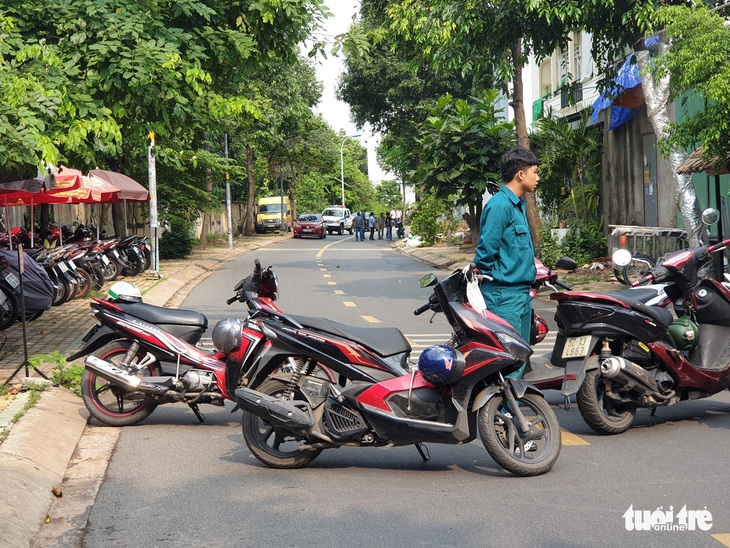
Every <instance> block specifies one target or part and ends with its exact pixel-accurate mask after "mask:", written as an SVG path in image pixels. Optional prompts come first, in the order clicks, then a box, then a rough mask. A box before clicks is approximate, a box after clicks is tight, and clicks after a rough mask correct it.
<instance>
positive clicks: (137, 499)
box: [83, 236, 730, 547]
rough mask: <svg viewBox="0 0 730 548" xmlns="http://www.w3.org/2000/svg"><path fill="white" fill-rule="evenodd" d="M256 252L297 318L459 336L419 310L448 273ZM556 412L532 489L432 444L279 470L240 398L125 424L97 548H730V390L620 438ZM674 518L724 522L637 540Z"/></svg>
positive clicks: (216, 308)
mask: <svg viewBox="0 0 730 548" xmlns="http://www.w3.org/2000/svg"><path fill="white" fill-rule="evenodd" d="M258 257H259V258H260V260H261V262H262V264H263V265H269V264H271V265H273V266H274V268H275V271H276V272H277V275H278V276H279V283H280V287H281V298H280V300H279V302H278V305H279V306H280V307H281V308H282V309H283V310H284V311H287V312H291V313H296V314H306V315H313V316H318V315H322V316H327V317H329V318H331V319H334V320H336V321H342V322H345V323H350V324H353V325H360V326H365V325H379V326H388V325H392V326H398V327H399V328H400V329H401V330H402V331H403V332H404V333H407V334H408V335H409V338H411V340H413V341H414V342H415V343H416V344H423V345H427V344H433V343H435V342H442V341H444V340H446V338H447V337H448V333H449V329H448V324H447V323H446V322H445V320H444V319H443V318H441V317H436V318H435V319H434V323H432V324H431V323H429V321H428V319H429V318H428V315H426V314H424V315H422V316H419V317H414V316H413V314H412V311H413V309H415V308H416V307H418V306H419V305H420V304H422V303H423V302H425V300H426V298H427V296H428V292H429V291H430V290H428V289H421V288H419V286H418V284H417V280H418V278H419V277H420V276H422V275H423V274H426V273H428V272H430V271H432V269H430V268H429V267H427V266H426V265H423V264H420V263H417V262H415V261H413V260H412V259H410V258H409V257H407V256H403V255H399V254H397V253H396V252H394V251H393V250H391V249H390V248H389V247H388V246H387V245H385V244H384V243H383V242H377V241H374V242H370V241H366V242H363V243H360V242H355V240H354V237H348V236H341V237H338V236H330V237H328V238H327V239H325V240H322V241H320V240H313V241H302V240H290V241H286V242H282V243H281V244H277V245H275V246H272V247H271V248H269V249H267V250H265V251H260V252H259V254H258ZM252 266H253V256H251V255H247V256H244V257H242V258H240V259H238V260H236V261H234V262H231V263H229V264H228V265H226V267H224V268H223V269H221V270H220V271H217V272H216V273H214V274H213V275H211V276H210V277H209V278H207V279H206V280H205V281H204V282H203V283H201V284H200V285H199V286H198V287H197V288H196V289H195V290H194V291H193V293H192V294H191V295H190V297H189V298H188V300H187V301H186V303H185V306H186V307H187V308H194V309H197V310H200V311H203V312H205V313H206V314H207V315H208V316H209V317H210V320H211V326H212V325H214V323H215V321H216V320H218V319H220V318H223V317H226V316H232V315H236V306H237V305H234V306H232V307H226V306H225V305H224V304H221V303H223V302H224V301H225V299H226V298H227V297H229V296H230V294H231V288H232V287H233V285H234V284H235V282H237V281H238V280H239V279H240V278H241V277H243V276H244V275H246V274H247V273H248V272H249V271H250V269H251V268H252ZM238 306H240V305H238ZM547 306H549V305H547ZM239 312H240V310H239ZM377 322H379V323H377ZM420 348H421V347H416V348H415V349H416V350H419V349H420ZM548 401H549V402H551V403H552V404H553V405H554V408H555V410H556V413H557V415H558V419H559V421H560V424H561V427H562V428H564V429H565V432H564V441H563V447H562V453H561V456H560V458H559V459H558V462H557V464H556V465H555V467H554V469H553V470H552V471H551V472H550V473H548V474H545V475H543V476H539V477H534V478H517V477H514V476H511V475H510V474H508V473H506V472H504V471H503V470H502V469H500V468H499V467H498V466H497V465H496V464H495V463H494V462H493V461H492V460H491V458H490V457H489V455H488V454H487V452H486V451H485V450H484V448H483V446H482V445H481V442H479V441H476V442H473V443H471V444H468V445H466V446H439V445H433V444H431V445H429V450H430V454H431V460H430V461H428V462H422V460H421V458H420V457H419V455H418V453H417V451H416V450H415V448H414V447H403V448H390V449H359V448H342V449H339V450H326V451H324V452H323V453H322V454H321V455H320V456H319V457H318V458H317V459H316V460H315V461H314V462H313V463H312V464H311V465H310V466H309V467H307V468H303V469H300V470H272V469H268V468H265V467H264V466H263V465H261V464H260V463H259V462H258V461H257V460H256V459H254V458H253V457H252V456H251V454H250V453H249V451H248V449H247V448H246V446H245V443H244V442H243V437H242V435H241V428H240V422H239V419H240V412H236V413H235V414H230V412H229V410H230V408H231V406H230V405H228V406H227V408H226V409H221V408H216V407H212V406H204V407H203V409H202V410H203V412H205V413H206V416H207V419H208V420H207V422H206V423H205V424H198V423H197V420H196V419H195V416H194V415H193V414H192V412H190V411H189V410H188V409H187V407H185V406H182V405H175V406H172V405H170V406H163V407H160V408H158V409H157V410H156V411H155V412H154V414H152V415H151V416H150V417H149V418H148V419H147V420H146V421H144V422H143V423H142V424H139V425H137V426H134V427H127V428H124V429H122V430H121V435H120V436H119V440H118V442H117V444H116V447H115V449H114V452H113V456H112V458H111V461H110V463H109V467H108V469H107V471H106V476H105V479H104V482H103V484H102V486H101V489H100V491H99V493H98V496H97V498H96V501H95V503H94V505H93V507H92V509H91V512H90V519H89V523H88V527H87V529H86V531H85V536H84V541H83V545H84V546H88V547H117V546H143V545H147V546H176V547H177V546H200V545H204V546H210V547H243V546H253V547H259V546H328V547H329V546H368V547H369V546H398V547H410V546H657V547H659V546H661V547H666V546H690V545H691V546H722V544H721V542H722V543H724V544H726V545H730V540H728V539H730V537H722V536H719V537H713V535H723V534H725V533H730V507H729V506H728V502H727V501H728V499H727V494H726V493H727V487H726V484H727V480H728V475H729V473H728V471H727V470H728V464H729V463H730V457H729V456H728V455H730V437H728V436H727V430H728V428H730V397H728V393H727V392H725V393H723V394H721V395H718V396H715V397H713V398H710V399H706V400H699V401H694V402H683V403H681V404H679V405H677V406H674V407H672V408H667V409H660V410H658V411H657V413H656V416H655V417H652V416H650V414H649V413H648V412H646V411H640V412H639V413H638V414H637V420H636V426H635V427H634V428H632V429H631V430H629V431H628V432H626V433H624V434H622V435H619V436H613V437H605V436H598V435H596V434H593V433H592V431H591V430H590V429H589V428H588V427H587V426H586V425H585V423H584V422H583V421H582V419H581V417H580V414H579V412H578V410H577V408H576V407H575V406H574V407H573V408H572V409H571V410H570V411H565V410H564V409H563V408H562V399H561V398H560V396H559V394H557V393H549V394H548ZM658 508H661V509H662V512H664V513H665V514H664V515H665V517H666V516H667V514H666V512H667V511H669V510H670V508H671V512H672V514H671V520H669V521H668V523H669V525H668V526H667V527H666V528H672V527H675V526H677V525H678V524H679V523H680V520H681V519H683V517H684V516H685V514H686V515H688V516H690V517H693V518H695V520H697V519H699V518H702V519H703V520H705V522H706V521H707V516H708V515H710V516H711V521H712V527H711V529H710V530H708V531H704V530H700V529H697V528H696V530H694V531H679V530H669V531H636V530H632V531H629V530H627V524H628V526H634V524H638V525H640V523H641V519H642V518H643V516H644V513H643V512H642V511H646V512H647V513H648V512H654V511H655V510H657V509H658ZM683 508H685V509H686V511H687V512H685V513H682V509H683ZM629 510H632V511H631V512H629ZM705 510H706V511H707V512H709V514H706V513H702V514H697V513H695V511H703V512H704V511H705ZM634 512H637V513H638V521H637V520H636V519H634ZM657 515H658V514H657ZM629 518H630V519H629ZM703 523H704V522H703ZM675 528H676V527H675Z"/></svg>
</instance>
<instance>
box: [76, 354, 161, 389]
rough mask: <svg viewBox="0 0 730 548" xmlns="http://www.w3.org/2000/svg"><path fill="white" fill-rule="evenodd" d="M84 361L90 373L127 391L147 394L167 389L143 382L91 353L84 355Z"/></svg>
mask: <svg viewBox="0 0 730 548" xmlns="http://www.w3.org/2000/svg"><path fill="white" fill-rule="evenodd" d="M84 363H85V364H86V368H87V369H88V370H89V371H91V372H92V373H95V374H96V375H99V376H100V377H103V378H105V379H106V380H108V381H110V382H113V383H115V384H118V385H119V386H121V387H123V388H126V389H127V390H129V391H132V392H134V391H138V392H147V393H149V394H164V393H166V392H167V391H168V388H167V387H166V386H160V385H159V384H154V383H151V382H145V381H143V380H142V379H141V378H139V377H137V376H135V375H130V374H129V372H128V371H125V370H124V369H120V368H119V367H117V366H116V365H114V364H112V363H109V362H108V361H105V360H102V359H101V358H97V357H96V356H94V355H91V354H90V355H88V356H86V359H85V360H84Z"/></svg>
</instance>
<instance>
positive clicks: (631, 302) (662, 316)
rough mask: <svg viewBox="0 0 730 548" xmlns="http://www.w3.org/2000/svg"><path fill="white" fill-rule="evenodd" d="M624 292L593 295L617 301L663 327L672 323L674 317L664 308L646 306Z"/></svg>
mask: <svg viewBox="0 0 730 548" xmlns="http://www.w3.org/2000/svg"><path fill="white" fill-rule="evenodd" d="M626 291H627V290H622V291H613V292H611V293H594V295H603V296H605V297H607V298H609V299H618V300H620V301H621V302H622V303H624V304H626V305H627V306H628V307H629V308H631V309H632V310H636V311H637V312H641V313H642V314H646V315H647V316H649V317H650V318H652V319H653V320H656V321H657V322H659V323H660V324H662V325H664V326H665V327H666V326H669V325H670V324H671V323H672V322H673V321H674V316H672V313H671V312H670V311H669V310H667V309H666V308H662V307H660V306H648V305H646V304H645V303H643V302H641V301H639V300H637V299H635V298H632V297H631V296H630V295H629V296H627V295H626Z"/></svg>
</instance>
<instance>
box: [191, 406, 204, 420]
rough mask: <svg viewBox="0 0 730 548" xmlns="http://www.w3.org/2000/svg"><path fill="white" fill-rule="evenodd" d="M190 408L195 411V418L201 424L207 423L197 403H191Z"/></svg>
mask: <svg viewBox="0 0 730 548" xmlns="http://www.w3.org/2000/svg"><path fill="white" fill-rule="evenodd" d="M188 406H189V407H190V409H192V410H193V413H195V416H196V417H198V420H199V421H200V422H205V415H203V414H202V413H201V412H200V408H199V407H198V404H197V403H189V404H188Z"/></svg>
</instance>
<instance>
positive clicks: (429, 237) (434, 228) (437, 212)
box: [411, 193, 453, 247]
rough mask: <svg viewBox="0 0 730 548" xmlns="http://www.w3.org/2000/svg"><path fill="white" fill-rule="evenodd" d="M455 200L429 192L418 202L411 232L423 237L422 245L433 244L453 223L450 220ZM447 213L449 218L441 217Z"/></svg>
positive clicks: (412, 219)
mask: <svg viewBox="0 0 730 548" xmlns="http://www.w3.org/2000/svg"><path fill="white" fill-rule="evenodd" d="M452 204H453V200H452V201H447V200H441V199H439V198H437V197H436V196H434V195H433V194H430V193H429V194H427V195H426V196H425V197H424V198H423V200H421V201H420V202H418V205H417V209H416V211H415V212H414V213H413V216H412V217H411V233H412V234H416V235H418V236H420V237H421V245H422V246H426V247H428V246H432V245H433V244H435V243H436V241H437V240H438V236H439V234H445V233H446V232H447V231H448V229H449V227H450V226H451V224H452V221H450V220H448V218H449V216H450V215H451V208H452ZM444 214H446V216H447V220H446V221H442V220H441V217H442V216H443V215H444Z"/></svg>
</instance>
